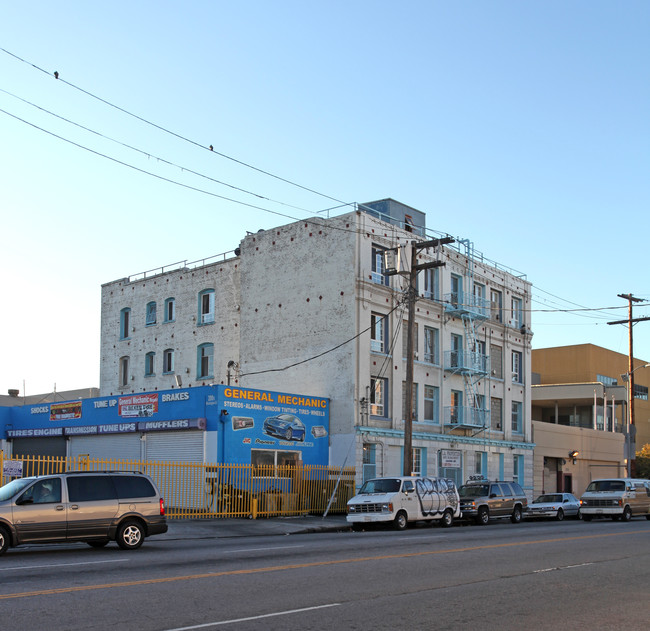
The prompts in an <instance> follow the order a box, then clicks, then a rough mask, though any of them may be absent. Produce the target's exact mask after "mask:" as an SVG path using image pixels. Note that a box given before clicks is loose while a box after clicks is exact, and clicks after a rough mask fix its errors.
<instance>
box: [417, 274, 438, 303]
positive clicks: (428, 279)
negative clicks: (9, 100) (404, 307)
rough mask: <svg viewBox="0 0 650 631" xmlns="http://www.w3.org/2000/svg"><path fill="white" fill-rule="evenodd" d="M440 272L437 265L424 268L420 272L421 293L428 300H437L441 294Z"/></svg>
mask: <svg viewBox="0 0 650 631" xmlns="http://www.w3.org/2000/svg"><path fill="white" fill-rule="evenodd" d="M439 273H440V270H439V269H438V268H437V267H432V268H429V269H425V270H422V271H421V272H420V278H419V279H418V280H419V282H420V288H421V289H420V293H421V295H422V297H423V298H427V299H428V300H437V299H438V297H439V295H440V290H439V284H440V281H439Z"/></svg>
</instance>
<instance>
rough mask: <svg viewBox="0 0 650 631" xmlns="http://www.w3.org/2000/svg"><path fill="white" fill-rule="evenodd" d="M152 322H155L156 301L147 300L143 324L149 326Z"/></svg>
mask: <svg viewBox="0 0 650 631" xmlns="http://www.w3.org/2000/svg"><path fill="white" fill-rule="evenodd" d="M152 324H156V303H155V302H148V303H147V315H146V318H145V325H146V326H151V325H152Z"/></svg>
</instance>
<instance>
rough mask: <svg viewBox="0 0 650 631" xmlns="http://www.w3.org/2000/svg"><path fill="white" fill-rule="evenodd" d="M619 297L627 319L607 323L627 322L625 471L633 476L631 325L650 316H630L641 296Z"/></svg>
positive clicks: (634, 459)
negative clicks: (623, 305)
mask: <svg viewBox="0 0 650 631" xmlns="http://www.w3.org/2000/svg"><path fill="white" fill-rule="evenodd" d="M618 297H619V298H623V299H624V300H627V301H628V308H627V320H616V321H615V322H608V323H607V324H627V325H628V339H629V353H628V358H627V387H628V397H627V398H628V404H627V414H628V428H627V440H626V443H627V445H628V450H627V473H628V476H630V477H634V476H635V475H636V445H635V440H634V439H635V436H636V426H635V425H634V335H633V333H632V327H633V326H634V324H635V323H636V322H643V321H645V320H650V318H636V319H634V318H633V317H632V305H633V303H635V302H643V300H642V299H641V298H635V297H634V296H633V295H632V294H618Z"/></svg>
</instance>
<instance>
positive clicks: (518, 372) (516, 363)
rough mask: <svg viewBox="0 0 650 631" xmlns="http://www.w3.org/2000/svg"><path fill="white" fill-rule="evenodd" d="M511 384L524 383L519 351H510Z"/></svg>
mask: <svg viewBox="0 0 650 631" xmlns="http://www.w3.org/2000/svg"><path fill="white" fill-rule="evenodd" d="M512 383H524V376H523V373H522V362H521V352H520V351H512Z"/></svg>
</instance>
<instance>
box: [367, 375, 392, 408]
mask: <svg viewBox="0 0 650 631" xmlns="http://www.w3.org/2000/svg"><path fill="white" fill-rule="evenodd" d="M370 414H371V415H372V416H381V417H383V418H385V417H387V416H388V379H385V378H382V377H371V379H370Z"/></svg>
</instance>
